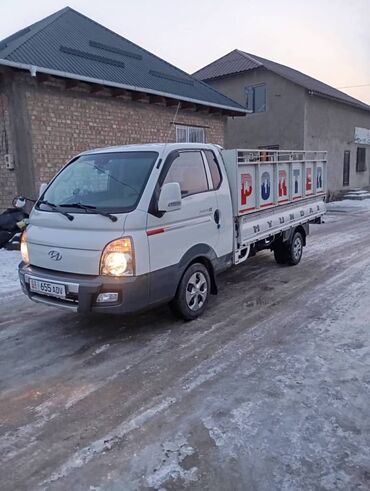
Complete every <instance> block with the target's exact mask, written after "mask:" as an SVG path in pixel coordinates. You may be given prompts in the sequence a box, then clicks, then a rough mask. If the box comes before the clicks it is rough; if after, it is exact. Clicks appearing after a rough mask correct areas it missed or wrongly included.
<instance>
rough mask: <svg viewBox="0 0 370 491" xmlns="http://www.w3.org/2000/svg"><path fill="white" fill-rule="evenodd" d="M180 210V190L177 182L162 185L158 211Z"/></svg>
mask: <svg viewBox="0 0 370 491" xmlns="http://www.w3.org/2000/svg"><path fill="white" fill-rule="evenodd" d="M180 208H181V189H180V184H179V183H178V182H168V183H167V184H163V186H162V189H161V192H160V194H159V200H158V211H175V210H180Z"/></svg>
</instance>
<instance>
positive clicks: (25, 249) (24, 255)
mask: <svg viewBox="0 0 370 491" xmlns="http://www.w3.org/2000/svg"><path fill="white" fill-rule="evenodd" d="M21 255H22V261H23V262H24V263H26V264H29V262H30V258H29V256H28V245H27V236H26V232H25V231H24V232H23V234H22V238H21Z"/></svg>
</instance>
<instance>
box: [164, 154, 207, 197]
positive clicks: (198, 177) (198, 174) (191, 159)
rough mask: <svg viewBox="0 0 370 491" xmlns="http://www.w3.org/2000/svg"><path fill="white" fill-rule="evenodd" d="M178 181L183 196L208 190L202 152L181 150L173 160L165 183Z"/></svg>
mask: <svg viewBox="0 0 370 491" xmlns="http://www.w3.org/2000/svg"><path fill="white" fill-rule="evenodd" d="M167 182H178V183H179V184H180V188H181V195H182V196H183V197H185V196H190V195H191V194H197V193H203V192H204V191H208V181H207V176H206V171H205V169H204V164H203V159H202V155H201V153H200V152H181V153H180V155H179V156H178V157H177V158H176V159H175V160H174V161H173V162H172V164H171V167H170V168H169V171H168V173H167V175H166V178H165V180H164V184H165V183H167Z"/></svg>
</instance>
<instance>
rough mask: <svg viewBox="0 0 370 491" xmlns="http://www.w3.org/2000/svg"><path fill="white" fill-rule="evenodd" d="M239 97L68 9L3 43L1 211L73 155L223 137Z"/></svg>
mask: <svg viewBox="0 0 370 491" xmlns="http://www.w3.org/2000/svg"><path fill="white" fill-rule="evenodd" d="M245 113H246V110H245V108H243V106H241V105H240V104H238V103H237V102H235V101H233V100H232V99H229V98H228V97H226V96H224V95H222V94H220V93H219V92H217V91H216V90H214V89H212V88H210V87H209V86H207V85H206V84H204V83H203V82H201V81H199V80H197V79H195V78H193V77H191V76H190V75H188V74H186V73H184V72H183V71H181V70H179V69H177V68H176V67H174V66H173V65H170V64H169V63H167V62H165V61H164V60H162V59H160V58H158V57H156V56H155V55H153V54H151V53H149V52H148V51H146V50H144V49H142V48H140V47H139V46H137V45H135V44H133V43H131V42H130V41H128V40H126V39H124V38H122V37H121V36H119V35H117V34H115V33H113V32H112V31H109V30H108V29H106V28H105V27H103V26H101V25H99V24H97V23H96V22H94V21H92V20H91V19H89V18H87V17H85V16H83V15H82V14H80V13H78V12H76V11H74V10H72V9H70V8H65V9H63V10H61V11H59V12H57V13H55V14H53V15H51V16H49V17H47V18H45V19H43V20H41V21H40V22H37V23H36V24H33V25H31V26H29V27H27V28H25V29H23V30H21V31H19V32H17V33H16V34H14V35H12V36H10V37H8V38H7V39H4V40H3V41H2V42H0V211H1V210H2V209H4V208H6V207H8V206H10V203H11V200H12V198H13V197H14V196H15V195H17V194H23V195H26V196H29V197H35V196H37V190H38V188H39V185H40V184H41V183H42V182H48V181H49V180H50V179H51V178H52V176H53V175H54V174H55V173H56V171H57V170H59V169H60V167H61V166H62V165H63V164H64V163H65V162H66V161H67V160H68V159H69V158H70V157H72V156H73V155H75V154H76V153H78V152H80V151H83V150H86V149H88V148H94V147H102V146H110V145H118V144H127V143H145V142H148V143H150V142H164V141H176V140H177V141H195V142H196V141H207V142H213V143H218V144H221V145H222V144H223V143H224V129H225V123H226V119H227V117H228V116H245Z"/></svg>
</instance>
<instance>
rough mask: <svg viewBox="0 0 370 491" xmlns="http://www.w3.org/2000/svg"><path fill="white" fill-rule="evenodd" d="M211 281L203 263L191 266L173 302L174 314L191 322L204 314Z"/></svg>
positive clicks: (182, 279)
mask: <svg viewBox="0 0 370 491" xmlns="http://www.w3.org/2000/svg"><path fill="white" fill-rule="evenodd" d="M210 288H211V280H210V276H209V273H208V270H207V268H206V267H205V266H204V265H203V264H201V263H194V264H191V265H190V266H189V267H188V269H187V270H186V271H185V273H184V275H183V277H182V278H181V281H180V284H179V286H178V289H177V292H176V296H175V298H174V299H173V300H172V302H171V304H170V305H171V308H172V310H174V312H175V313H176V314H177V315H179V316H180V317H182V318H183V319H185V320H186V321H191V320H193V319H196V318H197V317H199V316H200V315H202V314H203V312H204V310H205V309H206V305H207V303H208V298H209V293H210Z"/></svg>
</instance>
